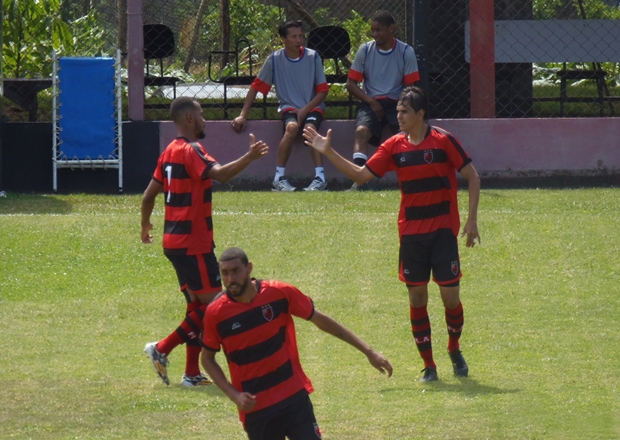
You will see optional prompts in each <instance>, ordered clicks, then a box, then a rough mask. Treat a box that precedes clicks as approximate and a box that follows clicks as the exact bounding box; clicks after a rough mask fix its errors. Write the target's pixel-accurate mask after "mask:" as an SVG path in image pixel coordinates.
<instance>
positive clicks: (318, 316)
mask: <svg viewBox="0 0 620 440" xmlns="http://www.w3.org/2000/svg"><path fill="white" fill-rule="evenodd" d="M310 321H311V322H312V323H313V324H314V325H316V326H317V327H318V328H320V329H321V330H323V331H324V332H325V333H329V334H330V335H332V336H335V337H337V338H338V339H342V340H343V341H344V342H346V343H348V344H350V345H352V346H353V347H355V348H357V349H358V350H359V351H361V352H362V353H364V354H365V355H366V357H367V358H368V362H370V365H372V366H373V367H375V368H376V369H377V370H379V371H380V372H381V374H385V373H386V372H387V374H388V377H391V376H392V365H391V364H390V362H389V361H388V360H387V359H386V358H385V356H383V355H382V354H381V353H377V352H376V351H375V350H373V349H372V347H371V346H370V345H368V344H367V343H366V342H364V341H363V340H362V339H360V338H359V337H358V336H357V335H356V334H355V333H353V332H352V331H351V330H349V329H348V328H346V327H345V326H343V325H342V324H340V323H339V322H338V321H336V320H334V319H332V318H330V317H329V316H327V315H325V314H323V313H321V312H319V311H318V310H315V311H314V314H313V315H312V318H311V319H310Z"/></svg>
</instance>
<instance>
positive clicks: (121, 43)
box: [116, 0, 127, 61]
mask: <svg viewBox="0 0 620 440" xmlns="http://www.w3.org/2000/svg"><path fill="white" fill-rule="evenodd" d="M117 7H118V9H117V10H118V39H117V42H116V47H117V48H118V49H120V51H121V54H122V59H123V61H124V60H125V59H126V58H127V0H117Z"/></svg>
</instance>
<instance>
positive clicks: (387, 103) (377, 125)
mask: <svg viewBox="0 0 620 440" xmlns="http://www.w3.org/2000/svg"><path fill="white" fill-rule="evenodd" d="M377 101H378V102H379V104H381V106H382V107H383V113H384V117H383V119H382V120H379V117H378V116H377V114H376V113H375V112H374V111H372V109H371V108H370V106H369V105H368V104H366V103H365V102H360V103H359V104H358V105H357V110H356V113H355V127H356V128H357V127H359V126H360V125H363V126H364V127H368V129H369V130H370V132H371V133H372V137H371V138H370V140H369V141H368V143H369V144H370V145H374V146H379V144H381V134H382V133H383V127H385V126H386V124H387V125H389V126H390V128H391V129H392V133H394V134H396V133H398V132H399V131H400V129H399V128H398V119H397V118H396V113H397V112H396V104H397V102H396V101H394V100H393V99H389V98H385V99H378V100H377Z"/></svg>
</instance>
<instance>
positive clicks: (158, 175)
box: [153, 155, 164, 185]
mask: <svg viewBox="0 0 620 440" xmlns="http://www.w3.org/2000/svg"><path fill="white" fill-rule="evenodd" d="M162 158H163V155H160V156H159V159H157V167H156V168H155V171H154V172H153V179H155V180H156V181H157V182H158V183H161V184H162V185H163V184H164V175H163V171H162Z"/></svg>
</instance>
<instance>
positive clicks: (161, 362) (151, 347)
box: [144, 342, 170, 385]
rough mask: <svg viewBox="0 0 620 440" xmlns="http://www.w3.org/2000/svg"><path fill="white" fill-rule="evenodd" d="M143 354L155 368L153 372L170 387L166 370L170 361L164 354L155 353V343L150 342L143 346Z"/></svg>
mask: <svg viewBox="0 0 620 440" xmlns="http://www.w3.org/2000/svg"><path fill="white" fill-rule="evenodd" d="M144 352H145V353H146V355H147V356H148V357H149V359H150V360H151V362H152V363H153V367H154V368H155V372H156V373H157V375H158V376H159V377H160V378H161V380H163V381H164V383H165V384H166V385H170V379H168V369H167V368H166V367H167V366H168V364H170V361H169V360H168V358H167V357H166V355H165V354H162V353H160V352H159V351H157V342H150V343H148V344H146V345H145V346H144Z"/></svg>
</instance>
